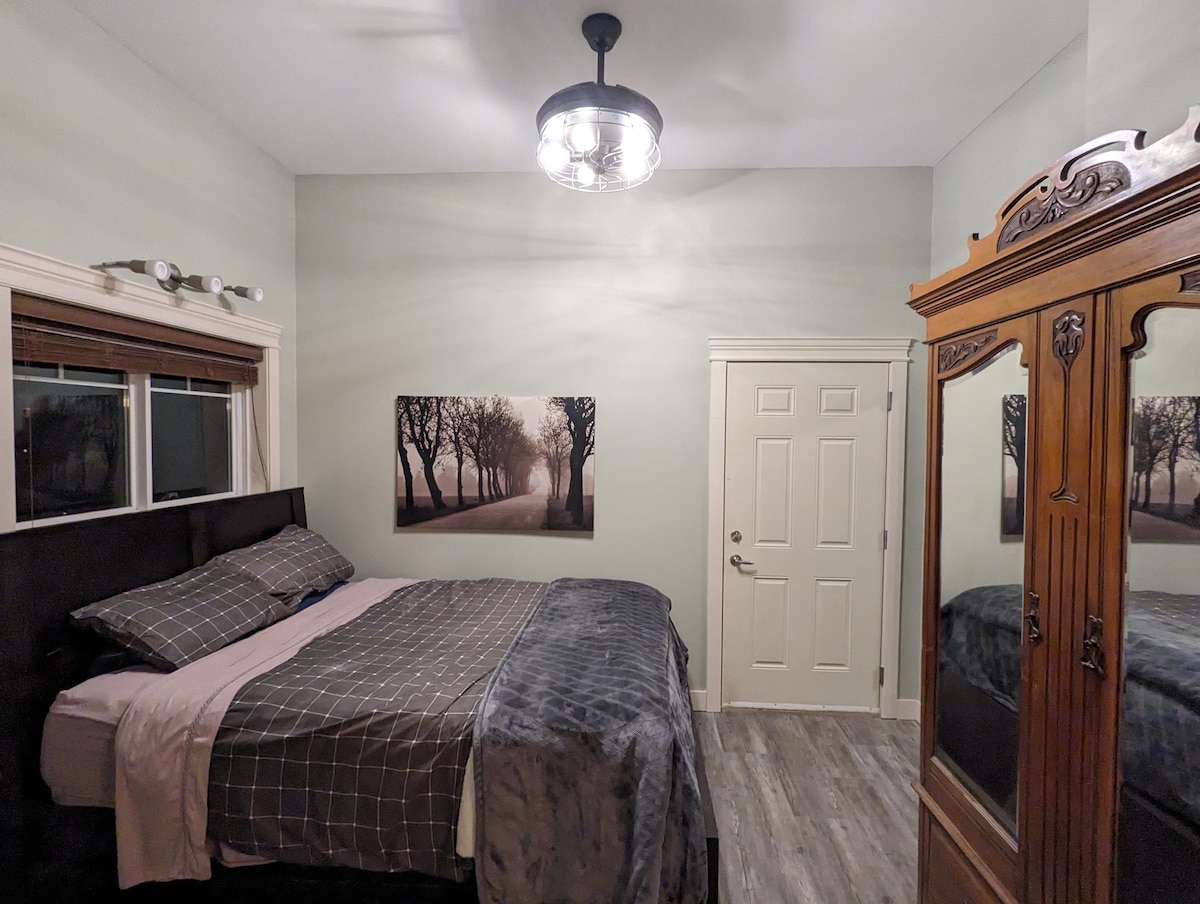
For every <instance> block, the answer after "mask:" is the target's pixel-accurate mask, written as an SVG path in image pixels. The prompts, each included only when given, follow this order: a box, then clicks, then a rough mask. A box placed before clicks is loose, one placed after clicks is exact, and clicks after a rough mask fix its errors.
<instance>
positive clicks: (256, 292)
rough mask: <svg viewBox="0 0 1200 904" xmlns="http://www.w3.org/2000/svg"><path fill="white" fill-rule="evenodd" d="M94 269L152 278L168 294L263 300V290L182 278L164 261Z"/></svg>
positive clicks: (111, 264) (117, 263) (118, 263)
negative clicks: (185, 292)
mask: <svg viewBox="0 0 1200 904" xmlns="http://www.w3.org/2000/svg"><path fill="white" fill-rule="evenodd" d="M95 269H97V270H131V271H132V272H134V273H142V274H145V275H146V276H152V277H154V279H155V280H156V281H157V282H158V284H159V285H160V286H162V287H163V288H164V289H166V290H167V291H168V292H176V291H178V290H179V289H189V290H191V291H193V292H203V293H205V294H207V295H220V294H221V293H222V292H232V293H233V294H234V295H236V296H238V297H239V298H245V299H246V300H247V301H262V300H263V290H262V289H260V288H258V287H256V286H226V285H225V282H224V280H222V279H221V277H219V276H201V275H198V274H195V273H193V274H191V275H189V276H184V275H183V271H181V270H180V269H179V267H177V266H176V265H175V264H172V263H169V262H167V261H164V260H128V261H105V262H104V263H103V264H96V265H95Z"/></svg>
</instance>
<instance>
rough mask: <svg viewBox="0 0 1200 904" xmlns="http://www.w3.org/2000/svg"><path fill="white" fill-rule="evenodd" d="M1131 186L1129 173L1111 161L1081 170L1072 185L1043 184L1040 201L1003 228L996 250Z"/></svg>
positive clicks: (1024, 208) (1023, 209) (1031, 203)
mask: <svg viewBox="0 0 1200 904" xmlns="http://www.w3.org/2000/svg"><path fill="white" fill-rule="evenodd" d="M1130 185H1132V180H1131V179H1130V176H1129V170H1128V169H1127V168H1126V167H1125V166H1124V165H1123V164H1120V163H1116V162H1115V161H1111V160H1110V161H1106V162H1104V163H1097V164H1096V165H1095V166H1089V167H1086V168H1085V169H1081V170H1079V171H1078V172H1077V173H1075V174H1074V176H1072V177H1071V179H1070V180H1069V181H1062V180H1061V179H1059V180H1055V182H1053V183H1047V184H1043V185H1042V186H1040V187H1039V189H1038V193H1039V195H1040V196H1041V197H1037V198H1033V199H1032V200H1030V201H1027V202H1026V203H1025V204H1023V205H1022V206H1021V207H1020V208H1019V209H1018V210H1017V211H1016V213H1014V214H1013V215H1012V216H1011V217H1010V218H1009V219H1008V221H1007V222H1006V223H1005V224H1004V228H1002V229H1001V230H1000V237H999V238H998V239H997V241H996V250H997V251H1000V250H1002V249H1004V248H1007V247H1008V246H1009V245H1012V244H1013V243H1015V242H1018V241H1020V240H1022V239H1025V238H1028V237H1029V236H1031V235H1033V234H1034V233H1035V232H1038V231H1039V230H1041V229H1045V228H1046V227H1047V226H1050V225H1052V224H1054V223H1057V222H1058V221H1059V220H1062V219H1065V218H1066V217H1069V216H1072V215H1074V214H1076V213H1079V212H1080V211H1083V210H1086V209H1087V208H1088V207H1091V206H1093V205H1095V204H1098V203H1100V202H1101V201H1105V200H1107V199H1108V197H1109V196H1111V195H1116V194H1120V193H1121V192H1123V191H1125V190H1126V189H1127V188H1129V187H1130Z"/></svg>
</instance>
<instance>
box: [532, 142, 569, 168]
mask: <svg viewBox="0 0 1200 904" xmlns="http://www.w3.org/2000/svg"><path fill="white" fill-rule="evenodd" d="M570 162H571V152H570V151H568V150H567V149H566V147H564V146H563V145H561V144H559V143H558V142H557V141H544V142H542V146H541V147H540V148H538V165H539V166H541V168H542V169H544V170H553V171H555V172H557V171H558V170H561V169H562V168H563V167H565V166H566V165H567V164H568V163H570Z"/></svg>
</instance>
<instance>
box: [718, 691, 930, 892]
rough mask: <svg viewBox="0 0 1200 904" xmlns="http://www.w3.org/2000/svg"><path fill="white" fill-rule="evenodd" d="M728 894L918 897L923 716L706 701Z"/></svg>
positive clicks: (723, 884) (723, 874)
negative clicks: (916, 783) (712, 708)
mask: <svg viewBox="0 0 1200 904" xmlns="http://www.w3.org/2000/svg"><path fill="white" fill-rule="evenodd" d="M696 721H697V725H698V727H699V731H700V735H699V742H700V744H701V746H702V748H703V751H704V759H705V768H706V771H707V773H708V783H709V787H710V790H711V793H712V800H713V809H714V811H715V813H716V817H717V827H718V831H719V833H720V838H721V842H720V849H721V889H720V901H721V904H913V902H915V901H916V900H917V798H916V794H915V793H914V792H913V790H912V787H911V782H912V781H913V780H914V779H915V778H916V768H917V767H916V763H917V743H918V727H917V723H916V722H901V721H884V720H882V719H880V718H878V717H877V716H871V715H858V714H840V713H839V714H828V713H819V714H817V713H811V714H810V713H780V712H761V711H757V710H735V711H730V712H723V713H697V714H696Z"/></svg>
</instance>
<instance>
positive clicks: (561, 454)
mask: <svg viewBox="0 0 1200 904" xmlns="http://www.w3.org/2000/svg"><path fill="white" fill-rule="evenodd" d="M595 430H596V405H595V399H593V398H590V397H580V396H549V397H544V398H534V397H527V398H509V397H505V396H399V397H397V399H396V450H397V451H396V526H397V527H398V528H406V527H418V526H419V527H421V528H425V529H431V530H503V531H539V530H573V531H591V530H592V523H593V517H592V511H593V505H592V504H593V484H594V469H595V465H594V453H595Z"/></svg>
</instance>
